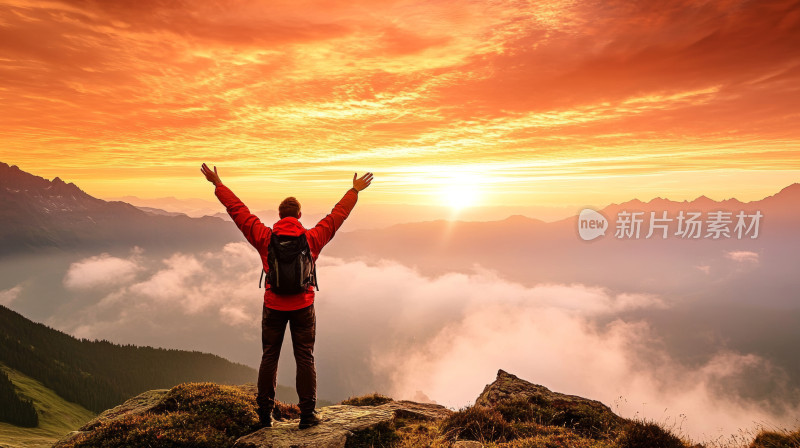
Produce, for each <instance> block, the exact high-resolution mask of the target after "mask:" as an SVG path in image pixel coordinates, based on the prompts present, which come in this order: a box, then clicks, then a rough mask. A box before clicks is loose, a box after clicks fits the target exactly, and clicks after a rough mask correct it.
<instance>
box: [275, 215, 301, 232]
mask: <svg viewBox="0 0 800 448" xmlns="http://www.w3.org/2000/svg"><path fill="white" fill-rule="evenodd" d="M272 231H273V232H275V233H276V234H278V235H291V236H298V235H302V234H304V233H306V228H305V227H303V225H302V224H300V221H298V220H297V218H295V217H293V216H287V217H285V218H282V219H281V220H279V221H278V222H276V223H275V224H274V225H273V226H272Z"/></svg>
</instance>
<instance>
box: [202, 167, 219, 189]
mask: <svg viewBox="0 0 800 448" xmlns="http://www.w3.org/2000/svg"><path fill="white" fill-rule="evenodd" d="M200 172H201V173H203V175H204V176H206V180H208V181H209V182H211V183H212V184H214V185H221V184H222V181H221V180H220V179H219V175H218V174H217V167H216V166H215V167H214V171H211V168H209V167H208V165H206V164H205V163H204V164H203V166H202V167H200Z"/></svg>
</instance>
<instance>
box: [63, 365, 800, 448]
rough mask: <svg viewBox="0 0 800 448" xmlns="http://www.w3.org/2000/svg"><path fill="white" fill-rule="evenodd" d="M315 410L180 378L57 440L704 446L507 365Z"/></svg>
mask: <svg viewBox="0 0 800 448" xmlns="http://www.w3.org/2000/svg"><path fill="white" fill-rule="evenodd" d="M318 412H319V417H320V420H321V423H320V424H319V425H317V426H314V427H311V428H307V429H299V428H298V423H299V418H298V417H299V409H298V408H297V406H294V405H287V404H284V403H280V402H279V403H278V404H277V406H276V409H275V411H274V412H273V419H274V420H273V424H272V426H271V427H261V426H260V424H259V421H258V417H257V415H256V404H255V387H254V386H252V385H246V386H221V385H218V384H214V383H186V384H181V385H179V386H176V387H174V388H172V389H170V390H153V391H149V392H145V393H143V394H141V395H139V396H137V397H134V398H132V399H130V400H128V401H126V402H125V403H123V404H122V405H120V406H117V407H115V408H113V409H109V410H107V411H105V412H103V413H102V414H100V415H99V416H97V418H95V419H94V420H92V421H91V422H89V423H87V424H86V425H84V426H83V427H82V428H80V429H79V430H78V431H74V432H72V433H70V434H69V435H67V436H66V437H64V439H62V440H61V441H59V442H58V443H56V444H55V445H54V448H78V447H81V448H89V447H103V448H113V447H148V446H149V447H170V448H172V447H186V448H189V447H191V448H226V447H227V448H273V447H274V448H290V447H291V448H317V447H319V448H322V447H325V448H368V447H371V448H372V447H387V448H388V447H391V448H413V447H430V448H482V447H492V448H560V447H573V448H702V445H693V444H692V443H691V442H690V441H687V440H685V439H682V438H681V437H679V435H676V434H673V433H672V432H671V431H670V430H668V429H665V428H664V427H663V426H661V425H659V424H657V423H655V422H650V421H643V420H630V419H625V418H622V417H620V416H618V415H616V414H614V412H612V411H611V409H609V408H608V406H606V405H604V404H603V403H600V402H598V401H595V400H590V399H586V398H583V397H578V396H574V395H565V394H561V393H558V392H553V391H551V390H549V389H548V388H546V387H544V386H541V385H538V384H533V383H531V382H528V381H525V380H523V379H521V378H518V377H516V376H514V375H512V374H510V373H508V372H505V371H503V370H500V371H498V373H497V378H496V379H495V380H494V382H492V383H491V384H489V385H487V386H486V387H485V388H484V390H483V392H481V394H480V395H479V396H478V397H477V399H476V400H475V404H474V405H473V406H469V407H466V408H463V409H460V410H458V411H453V410H449V409H447V408H445V407H443V406H440V405H437V404H428V403H416V402H412V401H395V400H392V399H391V398H388V397H385V396H382V395H378V394H373V395H368V396H363V397H355V398H351V399H348V400H345V401H343V402H342V403H341V404H338V405H333V406H327V407H323V408H321V409H319V410H318ZM797 443H800V431H798V432H796V433H791V434H788V433H787V434H783V433H774V432H762V433H761V434H759V435H758V436H757V437H756V439H755V440H754V441H753V443H752V444H751V445H750V448H767V447H770V448H775V447H781V448H784V447H786V448H789V447H796V446H800V445H797Z"/></svg>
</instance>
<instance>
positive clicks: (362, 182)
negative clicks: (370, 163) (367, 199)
mask: <svg viewBox="0 0 800 448" xmlns="http://www.w3.org/2000/svg"><path fill="white" fill-rule="evenodd" d="M357 175H358V173H353V188H355V189H356V191H361V190H363V189H365V188H367V187H369V184H370V182H372V173H367V174H365V175H363V176H361V177H359V178H358V179H356V176H357Z"/></svg>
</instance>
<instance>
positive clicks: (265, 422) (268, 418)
mask: <svg viewBox="0 0 800 448" xmlns="http://www.w3.org/2000/svg"><path fill="white" fill-rule="evenodd" d="M257 413H258V420H259V421H260V422H261V427H262V428H270V427H272V409H267V408H258V410H257Z"/></svg>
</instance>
